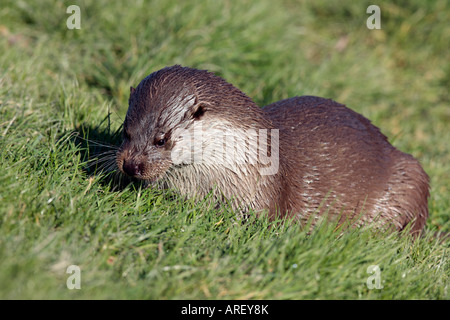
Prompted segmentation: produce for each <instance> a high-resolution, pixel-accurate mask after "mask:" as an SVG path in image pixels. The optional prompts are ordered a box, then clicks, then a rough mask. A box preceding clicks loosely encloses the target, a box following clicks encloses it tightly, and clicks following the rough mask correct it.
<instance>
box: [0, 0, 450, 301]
mask: <svg viewBox="0 0 450 320" xmlns="http://www.w3.org/2000/svg"><path fill="white" fill-rule="evenodd" d="M74 3H76V1H57V2H56V1H9V0H6V1H2V4H1V5H0V52H2V54H1V56H0V217H1V219H0V298H3V299H5V298H6V299H10V298H21V299H22V298H24V299H28V298H30V299H37V298H44V299H45V298H56V299H71V298H89V299H100V298H151V299H185V298H192V299H449V274H450V272H449V264H448V259H449V258H448V243H447V244H438V243H436V242H435V241H433V239H430V238H425V239H420V240H419V241H416V242H412V241H411V240H410V239H409V238H407V237H403V238H398V237H397V236H396V235H381V234H373V233H371V232H370V231H367V230H366V231H364V230H353V231H350V232H347V233H345V234H343V235H341V236H338V234H337V233H336V232H333V226H331V225H328V226H326V225H324V226H322V227H321V228H318V229H316V230H315V231H313V233H312V234H310V235H308V234H306V233H305V231H304V230H302V229H301V228H300V227H299V226H297V225H295V224H294V225H278V226H272V227H271V228H268V225H269V222H268V221H267V219H264V218H261V219H258V220H256V221H253V222H249V223H247V224H245V225H244V226H243V225H241V224H240V223H236V221H235V216H234V214H233V213H232V212H231V211H230V210H229V209H228V208H225V207H224V208H223V209H222V210H221V212H222V213H221V214H220V215H219V214H218V213H217V212H216V211H214V209H213V208H211V207H209V205H208V202H207V201H204V202H194V201H190V200H186V201H184V200H182V199H179V198H178V197H174V196H173V194H172V193H171V192H170V191H167V192H161V191H156V190H150V189H141V188H140V187H139V186H132V185H131V186H128V187H127V188H125V189H123V190H119V191H118V190H114V189H113V188H112V186H111V185H110V184H108V183H107V182H105V180H104V179H103V180H102V177H101V176H99V175H92V174H90V171H89V170H86V167H87V166H86V160H87V159H88V157H89V156H90V155H91V154H92V152H94V151H96V150H97V149H98V148H97V147H96V145H95V144H93V143H86V142H85V143H81V144H80V143H78V142H77V141H78V140H76V139H74V138H73V133H74V132H78V133H79V134H80V135H81V137H82V138H84V139H90V140H97V141H103V142H107V143H112V142H114V140H115V136H114V134H113V133H114V132H115V130H117V128H119V126H120V124H121V121H122V119H123V117H124V115H125V111H126V109H127V99H128V93H129V87H130V85H133V86H135V85H137V84H138V83H139V81H140V80H141V79H142V78H143V77H145V76H146V75H148V74H150V73H151V72H153V71H155V70H158V69H160V68H161V67H164V66H166V65H172V64H175V63H179V64H182V65H186V66H192V67H196V68H203V69H209V70H211V71H214V72H216V73H217V74H219V75H221V76H223V77H225V78H226V79H227V80H228V81H229V82H231V83H233V84H235V85H236V86H237V87H239V88H240V89H241V90H243V91H244V92H246V93H247V94H248V95H249V96H251V97H252V98H253V99H254V101H255V102H257V103H258V104H260V105H265V104H268V103H270V102H273V101H276V100H279V99H283V98H287V97H291V96H295V95H318V96H323V97H327V98H332V99H335V100H337V101H339V102H341V103H345V104H346V105H347V106H349V107H351V108H352V109H354V110H356V111H358V112H360V113H362V114H363V115H365V116H366V117H368V118H370V119H371V120H372V121H373V122H374V124H375V125H377V126H378V127H380V128H381V130H382V131H383V132H384V133H385V134H386V135H387V136H388V137H389V139H390V141H391V142H393V144H394V145H395V146H397V147H399V148H400V149H401V150H403V151H405V152H408V153H411V154H413V155H414V156H415V157H416V158H418V159H419V160H420V161H421V163H422V164H423V166H424V168H425V170H426V171H427V173H428V174H429V175H430V177H431V185H432V191H431V199H430V202H429V207H430V219H429V220H428V223H427V230H429V231H437V230H441V231H449V230H450V224H449V222H448V221H449V216H450V213H449V210H450V197H449V191H450V144H449V141H450V130H449V125H450V108H449V102H450V96H449V92H448V88H449V87H450V65H449V63H448V61H450V56H449V51H448V43H449V42H450V39H449V35H450V27H449V24H448V16H449V13H450V8H449V5H448V2H447V1H445V0H437V1H426V2H424V1H418V0H416V1H396V2H393V1H378V3H377V4H378V5H379V6H380V8H381V28H382V29H381V30H369V29H367V27H366V19H367V18H368V17H369V15H368V14H366V8H367V7H368V6H369V5H370V4H372V3H371V2H370V1H346V2H345V3H342V2H340V3H339V5H338V4H337V3H336V4H334V2H333V3H332V2H329V1H325V0H324V1H311V2H309V3H304V2H300V1H292V0H291V1H289V0H285V1H280V2H277V3H276V5H275V4H273V1H258V2H256V4H255V2H253V1H252V2H251V1H224V2H220V3H219V2H217V1H205V2H202V3H201V4H196V5H194V4H193V2H190V1H189V2H188V1H183V2H181V1H167V0H164V1H152V2H146V1H136V3H134V4H130V3H129V2H126V1H123V2H122V3H120V2H111V1H81V2H79V3H78V4H79V6H80V8H81V29H80V30H69V29H67V27H66V19H67V18H68V17H69V14H67V13H66V8H67V6H69V5H70V4H74ZM69 265H77V266H79V267H80V270H81V289H80V290H76V289H74V290H69V289H68V288H67V286H66V280H67V279H68V277H69V276H70V275H69V274H67V273H66V270H67V267H68V266H69ZM371 265H378V266H379V268H380V276H381V285H382V286H383V288H382V289H369V288H368V286H367V285H366V283H367V279H368V277H370V276H371V274H370V273H368V272H367V269H368V267H369V266H371Z"/></svg>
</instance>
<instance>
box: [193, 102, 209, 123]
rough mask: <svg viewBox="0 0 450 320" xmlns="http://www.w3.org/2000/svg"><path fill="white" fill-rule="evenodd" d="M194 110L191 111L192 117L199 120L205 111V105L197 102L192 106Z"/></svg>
mask: <svg viewBox="0 0 450 320" xmlns="http://www.w3.org/2000/svg"><path fill="white" fill-rule="evenodd" d="M193 109H194V112H193V113H192V119H194V120H200V119H201V118H202V117H203V115H204V114H205V111H206V106H205V105H204V104H202V103H198V104H196V105H195V106H194V108H193Z"/></svg>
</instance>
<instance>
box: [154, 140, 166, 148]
mask: <svg viewBox="0 0 450 320" xmlns="http://www.w3.org/2000/svg"><path fill="white" fill-rule="evenodd" d="M165 144H166V139H159V140H158V141H156V145H157V146H158V147H162V146H163V145H165Z"/></svg>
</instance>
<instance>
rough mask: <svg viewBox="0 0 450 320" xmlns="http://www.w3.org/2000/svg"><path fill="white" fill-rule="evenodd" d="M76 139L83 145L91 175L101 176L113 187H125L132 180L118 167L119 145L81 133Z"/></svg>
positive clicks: (87, 168)
mask: <svg viewBox="0 0 450 320" xmlns="http://www.w3.org/2000/svg"><path fill="white" fill-rule="evenodd" d="M76 139H77V140H79V142H80V143H81V144H82V146H83V148H82V149H83V150H84V152H85V159H86V166H85V169H86V172H87V173H88V174H89V175H95V176H98V177H100V178H101V180H102V181H103V182H105V183H108V184H110V185H111V187H112V188H113V189H116V188H123V187H125V186H126V185H127V184H129V183H130V182H131V179H130V178H129V177H128V176H126V175H125V174H123V173H122V172H120V170H119V169H118V167H117V163H116V155H117V152H118V150H119V147H118V146H117V145H113V144H109V143H107V142H100V141H95V140H91V139H88V138H84V137H81V136H80V135H79V134H78V135H77V136H76Z"/></svg>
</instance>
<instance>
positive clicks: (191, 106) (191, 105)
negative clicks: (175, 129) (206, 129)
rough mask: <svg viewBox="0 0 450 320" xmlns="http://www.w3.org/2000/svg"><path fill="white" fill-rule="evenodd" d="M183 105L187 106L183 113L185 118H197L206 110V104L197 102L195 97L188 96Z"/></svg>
mask: <svg viewBox="0 0 450 320" xmlns="http://www.w3.org/2000/svg"><path fill="white" fill-rule="evenodd" d="M185 107H186V108H187V110H186V113H185V118H186V119H193V120H199V119H201V117H203V115H204V113H205V111H206V105H205V104H204V103H202V102H199V101H198V99H197V97H195V96H189V97H188V99H187V101H186V104H185Z"/></svg>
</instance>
